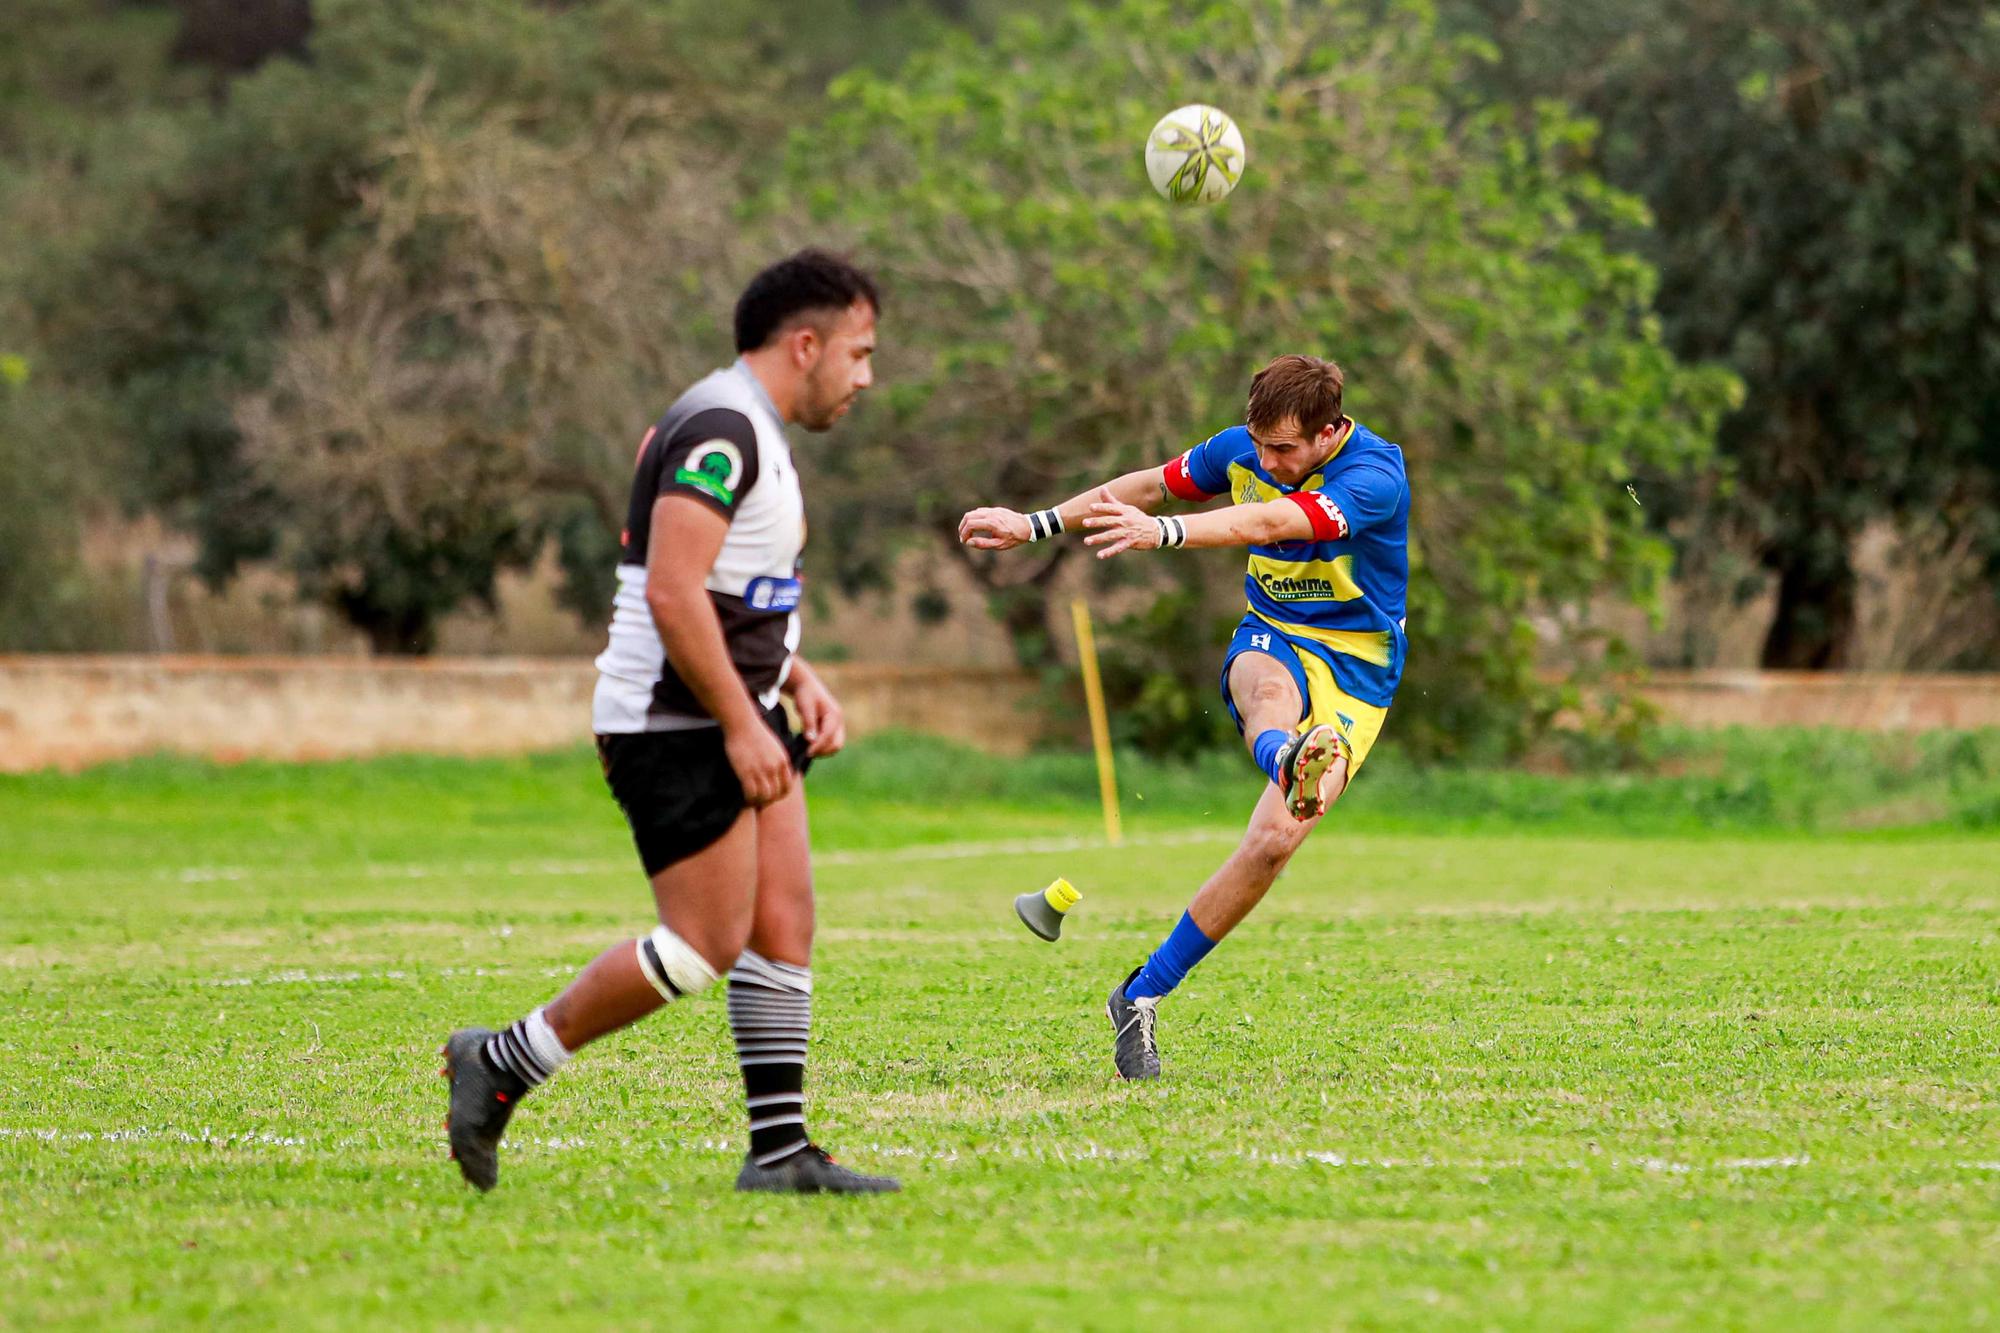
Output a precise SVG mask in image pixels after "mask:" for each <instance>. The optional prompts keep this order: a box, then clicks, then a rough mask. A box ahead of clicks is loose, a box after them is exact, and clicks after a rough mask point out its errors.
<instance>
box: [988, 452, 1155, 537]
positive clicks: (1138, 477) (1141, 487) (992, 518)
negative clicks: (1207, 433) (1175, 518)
mask: <svg viewBox="0 0 2000 1333" xmlns="http://www.w3.org/2000/svg"><path fill="white" fill-rule="evenodd" d="M1167 466H1172V465H1171V464H1168V465H1167ZM1166 473H1167V467H1147V468H1140V469H1139V470H1138V471H1137V472H1127V473H1126V474H1125V475H1124V476H1122V477H1119V478H1117V479H1116V480H1114V481H1109V482H1106V483H1105V484H1104V485H1102V486H1098V487H1095V488H1093V489H1091V490H1087V491H1084V492H1083V493H1081V494H1079V495H1072V496H1071V497H1070V498H1069V499H1067V500H1065V501H1063V502H1062V503H1061V504H1059V505H1057V506H1056V507H1055V509H1054V510H1052V511H1051V510H1047V509H1044V510H1042V511H1041V514H1040V515H1035V516H1031V515H1028V514H1023V513H1020V512H1018V511H1016V510H1012V509H999V508H986V509H974V510H971V511H969V512H968V513H967V514H966V515H965V517H963V518H961V519H959V520H958V540H959V541H960V543H962V544H963V545H966V546H970V547H971V548H972V549H974V550H975V551H1005V550H1010V549H1011V548H1013V547H1016V546H1020V545H1022V544H1023V543H1025V542H1032V541H1041V540H1042V539H1043V538H1044V537H1051V536H1054V535H1055V534H1056V533H1057V532H1066V531H1074V530H1075V528H1076V527H1077V525H1078V524H1080V523H1082V522H1083V521H1084V519H1085V518H1086V517H1087V516H1088V515H1089V513H1090V507H1091V506H1092V505H1093V504H1095V503H1097V501H1098V500H1099V499H1100V498H1101V497H1103V496H1105V495H1110V496H1113V497H1115V498H1116V499H1118V500H1119V501H1120V502H1122V503H1124V504H1125V505H1127V506H1129V507H1130V508H1132V509H1135V510H1137V511H1138V512H1140V513H1143V514H1150V513H1152V512H1153V511H1154V510H1155V509H1157V508H1159V507H1160V506H1161V505H1162V504H1164V503H1165V502H1166V501H1167V500H1168V498H1169V497H1170V492H1169V491H1168V490H1167V476H1166ZM1050 513H1054V514H1055V515H1057V517H1058V518H1059V520H1060V526H1059V527H1055V526H1052V525H1050V524H1049V522H1048V519H1047V516H1048V515H1049V514H1050ZM1037 518H1040V519H1041V526H1040V528H1038V527H1037V525H1036V519H1037Z"/></svg>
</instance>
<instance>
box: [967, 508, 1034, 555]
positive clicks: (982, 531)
mask: <svg viewBox="0 0 2000 1333" xmlns="http://www.w3.org/2000/svg"><path fill="white" fill-rule="evenodd" d="M1033 536H1034V529H1032V528H1030V527H1029V526H1028V516H1027V515H1026V514H1022V513H1018V512H1016V511H1015V510H1012V509H997V508H994V509H971V510H967V511H966V514H965V517H964V518H961V519H960V520H958V540H959V544H960V545H962V546H970V547H971V548H972V549H973V550H975V551H1011V550H1013V549H1014V548H1015V547H1016V546H1022V545H1025V544H1026V543H1027V542H1028V540H1029V539H1030V538H1031V537H1033Z"/></svg>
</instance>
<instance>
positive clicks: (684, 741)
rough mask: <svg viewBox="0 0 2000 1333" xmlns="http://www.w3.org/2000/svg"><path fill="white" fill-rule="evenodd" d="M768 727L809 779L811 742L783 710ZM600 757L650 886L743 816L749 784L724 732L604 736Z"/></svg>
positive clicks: (771, 718) (769, 718)
mask: <svg viewBox="0 0 2000 1333" xmlns="http://www.w3.org/2000/svg"><path fill="white" fill-rule="evenodd" d="M764 720H765V721H766V722H768V723H769V724H770V726H771V730H772V731H775V732H776V733H777V734H778V739H779V740H781V741H783V742H784V743H785V748H786V749H787V750H789V751H791V755H792V767H793V768H795V769H797V770H798V771H799V774H800V776H802V777H803V776H804V775H805V771H806V769H807V768H809V767H810V766H811V764H812V760H811V759H810V758H808V757H807V755H806V740H805V737H803V736H800V735H797V734H795V733H794V732H793V731H792V727H791V723H790V721H789V720H787V718H786V717H785V710H784V709H782V708H773V709H771V710H770V711H769V712H767V713H765V714H764ZM597 758H598V760H599V762H601V763H602V764H603V765H604V780H605V781H606V782H607V783H609V784H610V786H611V794H612V795H613V796H615V797H617V798H618V805H619V808H621V809H622V810H624V811H625V822H626V823H628V824H630V825H631V826H632V841H633V842H634V843H635V844H637V845H638V848H639V861H640V863H641V864H642V865H644V866H645V867H646V877H647V878H648V879H650V878H652V877H653V876H654V875H657V874H659V873H660V872H661V871H662V870H665V869H666V868H667V867H668V866H670V865H672V864H674V862H676V861H685V860H686V859H687V858H688V857H690V856H693V855H694V854H695V853H696V852H698V851H701V850H702V849H703V848H704V847H707V846H708V845H709V844H710V843H712V842H714V841H715V840H716V839H717V838H720V837H721V836H722V835H723V834H725V833H727V832H729V826H730V825H732V824H734V823H735V822H736V816H738V815H740V814H742V813H743V807H744V804H745V802H744V799H743V784H742V783H741V782H738V781H737V780H736V770H735V769H733V768H731V767H730V766H729V755H728V754H727V753H726V752H725V751H724V750H723V748H722V728H721V727H693V728H689V729H688V730H685V731H641V732H633V733H630V734H620V735H613V736H605V735H600V736H599V737H598V738H597Z"/></svg>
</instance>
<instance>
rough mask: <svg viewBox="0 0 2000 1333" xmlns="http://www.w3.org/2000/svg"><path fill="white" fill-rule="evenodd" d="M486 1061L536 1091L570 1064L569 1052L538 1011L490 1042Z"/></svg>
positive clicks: (489, 1038)
mask: <svg viewBox="0 0 2000 1333" xmlns="http://www.w3.org/2000/svg"><path fill="white" fill-rule="evenodd" d="M486 1062H487V1063H488V1064H490V1065H492V1066H493V1067H494V1068H495V1069H498V1070H502V1071H503V1072H505V1073H509V1074H512V1075H513V1076H514V1077H515V1078H518V1079H520V1080H521V1082H523V1083H525V1084H526V1085H527V1086H529V1087H531V1088H533V1087H539V1086H540V1085H541V1084H543V1083H546V1082H547V1081H548V1080H549V1077H550V1075H552V1074H554V1073H555V1072H556V1071H557V1070H558V1069H561V1068H562V1067H563V1066H564V1065H566V1064H568V1063H569V1052H568V1051H566V1050H564V1049H563V1044H562V1042H561V1041H560V1040H558V1039H557V1037H556V1031H555V1029H554V1028H552V1027H550V1026H549V1020H548V1019H547V1018H545V1017H543V1016H542V1011H541V1010H539V1009H537V1010H535V1012H534V1013H532V1014H529V1015H528V1016H527V1017H526V1018H524V1019H521V1020H520V1021H519V1022H517V1023H515V1024H514V1025H513V1026H512V1027H510V1028H508V1029H507V1030H506V1031H505V1032H496V1033H494V1034H493V1035H492V1036H490V1037H488V1038H487V1039H486Z"/></svg>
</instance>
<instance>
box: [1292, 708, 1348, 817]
mask: <svg viewBox="0 0 2000 1333" xmlns="http://www.w3.org/2000/svg"><path fill="white" fill-rule="evenodd" d="M1339 758H1340V733H1339V732H1338V731H1335V730H1334V729H1333V726H1332V724H1330V723H1326V722H1322V723H1320V724H1319V725H1318V726H1316V727H1311V728H1308V729H1307V730H1306V731H1305V732H1304V733H1303V734H1302V735H1299V736H1296V737H1294V738H1293V740H1292V742H1291V744H1289V745H1287V746H1286V747H1285V748H1284V749H1283V750H1281V751H1279V752H1278V772H1279V774H1280V775H1281V776H1282V777H1283V778H1284V781H1283V783H1281V784H1280V789H1281V790H1282V791H1283V792H1284V793H1285V809H1287V810H1289V811H1290V812H1291V815H1292V818H1293V819H1312V818H1314V817H1316V816H1318V815H1323V814H1325V813H1326V794H1325V793H1324V792H1323V791H1321V790H1320V789H1321V787H1322V786H1324V785H1325V783H1326V775H1327V772H1328V771H1329V770H1330V769H1332V767H1333V764H1334V761H1335V760H1337V759H1339Z"/></svg>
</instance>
